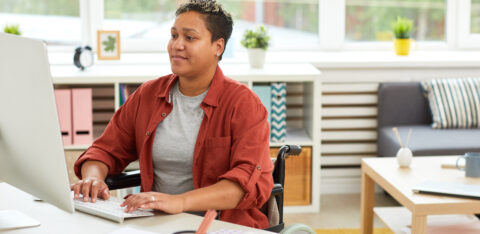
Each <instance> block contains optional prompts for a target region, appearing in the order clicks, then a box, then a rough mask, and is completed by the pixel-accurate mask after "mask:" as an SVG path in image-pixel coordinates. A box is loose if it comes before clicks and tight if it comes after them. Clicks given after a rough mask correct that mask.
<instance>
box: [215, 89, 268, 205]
mask: <svg viewBox="0 0 480 234" xmlns="http://www.w3.org/2000/svg"><path fill="white" fill-rule="evenodd" d="M242 96H243V98H240V99H239V100H241V101H239V102H238V104H237V105H236V107H235V111H234V112H233V116H232V121H231V127H232V148H231V158H230V168H231V169H230V170H229V171H227V172H226V173H225V174H223V175H221V176H220V177H219V179H228V180H231V181H234V182H237V183H238V184H239V185H240V186H241V187H242V189H243V190H244V192H245V195H244V197H243V198H242V200H241V201H240V202H239V204H238V205H237V207H236V209H252V208H261V207H262V205H263V204H264V203H265V202H266V201H267V200H268V198H269V197H270V194H271V191H272V188H273V178H272V171H273V164H272V162H271V160H270V154H269V150H270V146H269V137H270V127H269V125H268V121H267V116H268V113H267V110H266V109H265V107H264V106H263V104H262V103H261V102H260V100H259V99H258V98H257V97H256V95H254V94H253V93H250V92H246V94H245V95H242Z"/></svg>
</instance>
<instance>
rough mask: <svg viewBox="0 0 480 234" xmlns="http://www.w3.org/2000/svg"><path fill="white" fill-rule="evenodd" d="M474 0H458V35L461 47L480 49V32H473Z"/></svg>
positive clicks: (459, 46)
mask: <svg viewBox="0 0 480 234" xmlns="http://www.w3.org/2000/svg"><path fill="white" fill-rule="evenodd" d="M471 7H472V0H458V10H457V12H458V21H457V28H458V31H457V36H458V48H459V49H480V33H471V31H470V25H471V23H472V22H471Z"/></svg>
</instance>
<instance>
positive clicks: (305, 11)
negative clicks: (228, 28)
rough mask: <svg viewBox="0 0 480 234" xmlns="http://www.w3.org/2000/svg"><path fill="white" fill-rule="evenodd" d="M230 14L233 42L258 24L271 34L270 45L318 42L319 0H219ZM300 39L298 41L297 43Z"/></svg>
mask: <svg viewBox="0 0 480 234" xmlns="http://www.w3.org/2000/svg"><path fill="white" fill-rule="evenodd" d="M219 2H220V3H221V4H222V5H223V6H224V7H225V9H226V10H227V11H228V12H230V13H231V14H232V17H233V19H234V29H233V33H232V42H233V43H235V46H237V45H240V40H241V37H242V35H243V32H244V31H245V30H246V29H252V28H254V27H256V26H258V25H260V24H263V25H265V26H266V28H267V30H268V32H269V35H270V36H271V38H272V40H271V48H299V47H302V46H303V47H305V46H315V45H318V0H302V1H299V0H243V1H241V0H240V1H239V0H219ZM299 41H301V43H299Z"/></svg>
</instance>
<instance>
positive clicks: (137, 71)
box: [51, 63, 320, 84]
mask: <svg viewBox="0 0 480 234" xmlns="http://www.w3.org/2000/svg"><path fill="white" fill-rule="evenodd" d="M220 67H221V68H222V71H223V73H224V74H225V75H226V76H228V77H231V78H232V79H235V80H238V81H242V82H248V81H253V82H286V81H296V82H305V81H313V80H315V79H317V78H318V76H319V75H320V71H319V70H318V69H316V68H315V67H314V66H313V65H311V64H308V63H298V64H266V65H265V67H264V68H263V69H252V68H250V66H249V65H248V64H224V65H220ZM51 73H52V77H53V83H54V84H114V83H143V82H146V81H149V80H153V79H156V78H158V77H160V76H164V75H168V74H171V73H172V71H171V69H170V65H168V64H146V65H139V64H132V65H128V64H124V65H112V64H106V65H94V66H93V67H90V68H87V69H86V70H85V71H81V70H79V69H78V68H76V67H74V66H73V65H52V66H51Z"/></svg>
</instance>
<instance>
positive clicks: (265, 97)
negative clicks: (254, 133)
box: [252, 85, 272, 125]
mask: <svg viewBox="0 0 480 234" xmlns="http://www.w3.org/2000/svg"><path fill="white" fill-rule="evenodd" d="M252 90H253V92H254V93H255V94H257V96H258V98H260V101H261V102H262V104H263V105H264V106H265V108H267V112H268V124H270V125H271V122H270V117H271V114H270V112H271V105H272V98H271V95H272V94H271V93H272V91H271V90H272V89H271V87H270V85H254V86H253V87H252Z"/></svg>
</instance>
